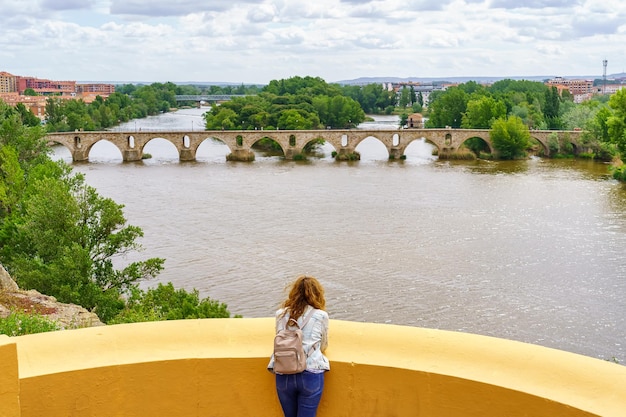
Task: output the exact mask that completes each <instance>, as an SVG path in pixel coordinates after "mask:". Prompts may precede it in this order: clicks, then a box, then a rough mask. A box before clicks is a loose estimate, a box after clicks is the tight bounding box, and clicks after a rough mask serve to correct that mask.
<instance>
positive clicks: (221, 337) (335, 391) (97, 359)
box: [0, 318, 626, 417]
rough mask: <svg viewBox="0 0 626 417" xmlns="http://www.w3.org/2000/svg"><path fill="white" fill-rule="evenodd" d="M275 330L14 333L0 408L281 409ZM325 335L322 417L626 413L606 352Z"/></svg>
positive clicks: (336, 328)
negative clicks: (273, 359)
mask: <svg viewBox="0 0 626 417" xmlns="http://www.w3.org/2000/svg"><path fill="white" fill-rule="evenodd" d="M273 336H274V322H273V319H271V318H263V319H206V320H184V321H167V322H154V323H141V324H129V325H116V326H105V327H94V328H87V329H79V330H66V331H59V332H53V333H43V334H36V335H29V336H21V337H15V338H8V337H6V336H5V337H2V338H0V358H1V360H0V363H1V365H0V416H8V417H18V416H21V417H41V416H46V417H71V416H81V417H84V416H89V417H115V416H119V417H133V416H137V417H146V416H166V417H192V416H216V417H217V416H219V417H229V416H233V417H235V416H237V417H240V416H254V417H261V416H268V417H273V416H276V417H280V416H282V414H281V411H280V405H279V403H278V400H277V398H276V394H275V390H274V380H273V375H272V374H270V373H269V372H268V371H267V370H266V369H265V367H266V365H267V362H268V358H269V355H270V353H271V349H272V340H273ZM329 343H330V344H329V348H328V351H327V355H328V357H329V359H330V361H331V367H332V369H331V371H330V372H329V373H327V374H326V387H325V391H324V395H323V398H322V402H321V404H320V410H319V413H318V416H320V417H324V416H332V417H343V416H345V417H348V416H359V417H365V416H372V417H373V416H376V417H380V416H394V417H396V416H398V417H399V416H420V417H421V416H427V417H435V416H436V417H448V416H449V417H461V416H463V417H473V416H476V417H479V416H480V417H490V416H493V417H504V416H506V417H517V416H519V417H522V416H533V417H542V416H545V417H570V416H571V417H581V416H603V417H618V416H619V417H623V416H624V415H626V388H625V387H626V367H624V366H621V365H617V364H613V363H609V362H606V361H602V360H597V359H593V358H589V357H585V356H580V355H575V354H571V353H566V352H562V351H557V350H553V349H547V348H542V347H538V346H534V345H528V344H523V343H518V342H512V341H507V340H502V339H495V338H489V337H484V336H476V335H470V334H464V333H455V332H446V331H439V330H430V329H421V328H414V327H404V326H393V325H381V324H371V323H355V322H346V321H338V320H331V323H330V342H329ZM16 361H17V364H16ZM17 368H19V381H16V380H15V379H16V376H17V375H16V374H17ZM12 369H13V370H12ZM5 373H6V375H5ZM18 389H19V403H18V402H17V399H15V394H16V391H17V390H18ZM20 412H21V414H20Z"/></svg>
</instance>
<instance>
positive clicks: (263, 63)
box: [0, 0, 626, 84]
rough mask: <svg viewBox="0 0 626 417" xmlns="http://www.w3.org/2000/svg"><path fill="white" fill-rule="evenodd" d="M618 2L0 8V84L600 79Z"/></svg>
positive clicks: (196, 1) (611, 63) (347, 0)
mask: <svg viewBox="0 0 626 417" xmlns="http://www.w3.org/2000/svg"><path fill="white" fill-rule="evenodd" d="M604 59H607V60H608V67H607V73H608V74H611V73H619V72H622V71H624V69H625V68H626V2H625V1H624V0H382V1H381V0H375V1H371V0H204V1H200V0H0V71H7V72H10V73H12V74H16V75H28V76H34V77H39V78H48V79H56V80H66V79H67V80H77V81H120V82H121V81H151V82H152V81H160V82H165V81H173V82H185V81H222V82H233V83H242V82H243V83H263V84H264V83H267V82H269V81H270V80H272V79H280V78H288V77H292V76H295V75H300V76H306V75H310V76H319V77H322V78H324V79H325V80H326V81H329V82H334V81H340V80H348V79H354V78H359V77H381V76H389V77H453V76H475V77H477V76H493V77H506V76H510V77H513V76H537V75H541V76H544V75H546V76H565V77H568V76H578V75H585V76H589V75H595V76H598V77H601V76H602V71H603V68H602V60H604Z"/></svg>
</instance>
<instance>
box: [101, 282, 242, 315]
mask: <svg viewBox="0 0 626 417" xmlns="http://www.w3.org/2000/svg"><path fill="white" fill-rule="evenodd" d="M228 317H230V312H229V311H228V307H227V305H226V304H224V303H220V302H219V301H217V300H212V299H211V298H209V297H207V298H204V299H200V293H199V292H198V290H195V289H194V290H193V291H191V292H189V291H186V290H184V289H178V290H177V289H175V288H174V285H173V284H172V283H171V282H170V283H167V284H159V285H158V286H157V287H156V288H150V289H148V290H147V291H142V290H140V289H138V288H135V289H134V290H133V291H132V294H131V296H130V297H129V298H128V302H127V304H126V307H125V308H124V310H122V311H120V312H119V313H118V315H117V316H116V317H115V318H114V319H113V320H112V321H111V323H135V322H142V321H158V320H181V319H202V318H228Z"/></svg>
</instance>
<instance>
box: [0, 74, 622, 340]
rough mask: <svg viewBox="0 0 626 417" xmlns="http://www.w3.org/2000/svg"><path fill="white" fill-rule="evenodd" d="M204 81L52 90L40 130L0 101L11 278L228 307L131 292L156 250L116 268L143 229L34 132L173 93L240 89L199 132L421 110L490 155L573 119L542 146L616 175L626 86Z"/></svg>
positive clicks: (118, 311) (132, 309)
mask: <svg viewBox="0 0 626 417" xmlns="http://www.w3.org/2000/svg"><path fill="white" fill-rule="evenodd" d="M203 88H204V89H201V88H200V87H197V86H176V85H174V84H172V83H165V84H160V83H155V84H151V85H150V86H134V85H124V86H119V87H118V88H117V92H116V93H115V94H113V95H111V96H110V97H109V98H107V99H106V100H105V99H102V98H100V97H99V98H97V99H96V100H95V101H94V102H93V103H91V104H89V105H87V104H85V103H84V102H82V101H81V100H66V101H65V100H64V101H60V100H58V99H57V98H54V97H52V98H50V99H49V100H48V105H47V107H46V110H47V124H46V125H45V127H42V126H41V125H40V123H39V121H38V120H37V118H36V117H34V115H32V113H31V112H29V111H28V110H27V109H26V108H25V107H24V106H19V105H18V106H16V107H10V106H8V105H6V104H4V103H2V102H0V262H1V263H2V264H3V265H5V267H6V268H7V269H8V270H9V272H10V273H11V274H12V276H13V277H14V278H15V280H16V281H17V283H18V284H19V285H20V287H22V288H27V289H28V288H33V289H37V290H38V291H41V292H42V293H45V294H49V295H52V296H55V297H56V298H57V299H58V300H59V301H61V302H68V303H75V304H78V305H81V306H83V307H85V308H87V309H88V310H90V311H93V312H95V313H96V314H97V315H98V316H99V317H100V319H101V320H102V321H103V322H104V323H121V322H132V321H146V320H163V319H174V318H176V319H180V318H199V317H229V316H230V312H229V311H228V309H227V306H226V305H224V304H223V303H219V302H218V301H216V300H212V299H210V298H205V299H200V297H199V294H198V292H197V291H196V290H192V291H191V292H188V291H185V290H176V289H175V288H174V287H173V285H172V284H171V283H168V284H165V285H163V284H160V285H158V286H157V287H156V288H151V289H148V290H145V291H144V290H141V289H140V288H139V282H141V281H142V280H147V279H150V278H153V277H155V276H157V275H158V273H159V272H160V271H161V270H162V268H163V263H164V260H163V259H160V258H149V259H147V260H145V261H140V262H133V263H130V264H128V265H126V266H124V267H122V268H121V269H117V268H115V267H114V262H113V260H114V259H116V258H119V255H123V254H124V253H127V252H129V251H136V250H139V249H140V247H139V245H138V244H137V243H136V240H137V239H138V238H140V237H141V236H142V235H143V232H142V230H141V229H140V228H138V227H135V226H130V225H127V224H126V219H125V217H124V215H123V210H122V209H123V206H121V205H119V204H116V203H115V202H114V201H112V200H110V199H107V198H103V197H102V196H100V195H98V193H97V192H96V190H95V189H93V188H92V187H89V186H87V185H86V184H85V181H84V178H83V176H82V175H80V174H74V173H73V172H72V169H71V167H70V166H68V165H67V164H64V163H62V162H55V161H52V160H51V159H50V158H49V151H50V150H49V148H48V146H47V144H46V143H45V140H44V139H43V138H44V136H45V133H46V130H47V131H57V130H60V131H63V130H74V129H84V130H96V129H103V128H106V127H110V126H112V125H115V124H117V123H119V122H122V121H127V120H129V119H131V118H137V117H143V116H147V115H150V114H156V113H158V112H162V111H168V110H170V109H171V108H172V107H173V106H174V105H176V102H175V100H174V95H176V94H199V93H207V94H249V95H248V96H247V97H241V98H235V99H233V100H232V101H229V102H226V103H223V104H222V105H220V106H213V107H212V108H211V110H210V111H208V112H207V113H206V114H205V119H206V127H207V128H208V129H267V130H271V129H315V128H329V127H330V128H346V127H354V126H356V125H357V124H359V123H361V122H362V121H363V120H365V114H366V112H367V113H387V114H389V113H392V112H395V113H399V114H400V115H401V120H406V114H407V112H408V111H412V112H415V111H422V112H423V114H424V116H426V117H428V121H427V124H426V127H445V126H451V127H462V128H484V129H491V136H492V140H493V144H494V147H495V148H496V151H497V152H498V155H497V157H499V158H501V159H516V158H523V157H526V155H528V153H529V152H537V146H536V145H535V144H533V142H532V140H531V139H530V134H529V129H550V128H554V129H577V128H580V129H582V130H584V135H583V139H582V143H580V145H582V146H583V147H584V152H580V149H579V150H575V149H573V147H572V145H571V144H570V143H567V142H566V141H559V140H558V138H557V137H556V135H555V136H554V137H553V139H552V140H551V142H550V151H551V152H550V153H551V155H552V156H556V157H573V156H574V154H576V156H578V157H581V156H583V157H590V158H594V159H598V160H601V161H612V162H613V163H614V168H613V169H614V176H615V178H618V179H620V180H626V172H625V169H624V166H623V164H622V163H621V155H624V154H625V152H626V133H625V132H626V90H620V91H619V92H618V93H616V94H613V95H612V96H611V97H610V98H607V97H605V96H598V97H595V98H594V99H592V100H590V101H588V102H585V103H582V104H575V103H573V100H572V99H571V97H570V96H568V95H567V94H564V95H563V96H559V95H558V94H557V93H556V90H555V89H553V88H548V87H546V86H545V85H544V84H543V83H537V82H530V81H513V80H503V81H499V82H496V83H494V84H493V85H492V86H489V87H486V86H482V85H479V84H477V83H474V82H468V83H464V84H461V85H458V86H455V87H450V88H448V89H446V90H444V91H436V92H433V93H432V94H431V96H430V99H429V100H430V101H429V103H428V107H423V104H424V103H423V98H422V97H421V95H416V94H414V92H413V91H411V90H410V89H403V90H402V92H401V94H400V95H399V97H397V96H396V94H395V93H394V92H390V91H387V90H386V89H384V88H383V87H382V85H379V84H370V85H366V86H338V85H330V84H327V83H326V82H325V81H324V80H322V79H320V78H312V77H293V78H290V79H287V80H274V81H272V82H270V83H269V84H268V85H267V86H265V87H262V88H260V87H257V86H243V85H242V86H238V87H229V88H223V87H215V88H214V87H210V88H208V87H203ZM269 142H270V143H269V145H268V146H270V147H271V146H272V144H271V141H269ZM466 148H467V152H468V153H471V154H472V155H474V156H475V157H486V158H493V157H494V156H493V155H487V154H486V148H485V144H484V143H482V140H480V139H478V138H474V139H470V140H469V141H467V142H466ZM16 314H20V313H19V312H16ZM20 320H21V319H20ZM5 323H6V322H5ZM41 328H47V325H45V324H43V325H42V326H41Z"/></svg>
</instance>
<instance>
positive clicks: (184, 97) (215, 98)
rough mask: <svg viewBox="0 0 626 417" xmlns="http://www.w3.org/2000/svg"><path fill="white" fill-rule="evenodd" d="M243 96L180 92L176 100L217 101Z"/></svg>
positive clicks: (241, 95)
mask: <svg viewBox="0 0 626 417" xmlns="http://www.w3.org/2000/svg"><path fill="white" fill-rule="evenodd" d="M245 96H246V94H199V95H193V94H181V95H177V96H176V101H195V102H196V103H199V102H201V101H204V102H207V103H217V102H222V101H229V100H232V99H233V98H234V97H245Z"/></svg>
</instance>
